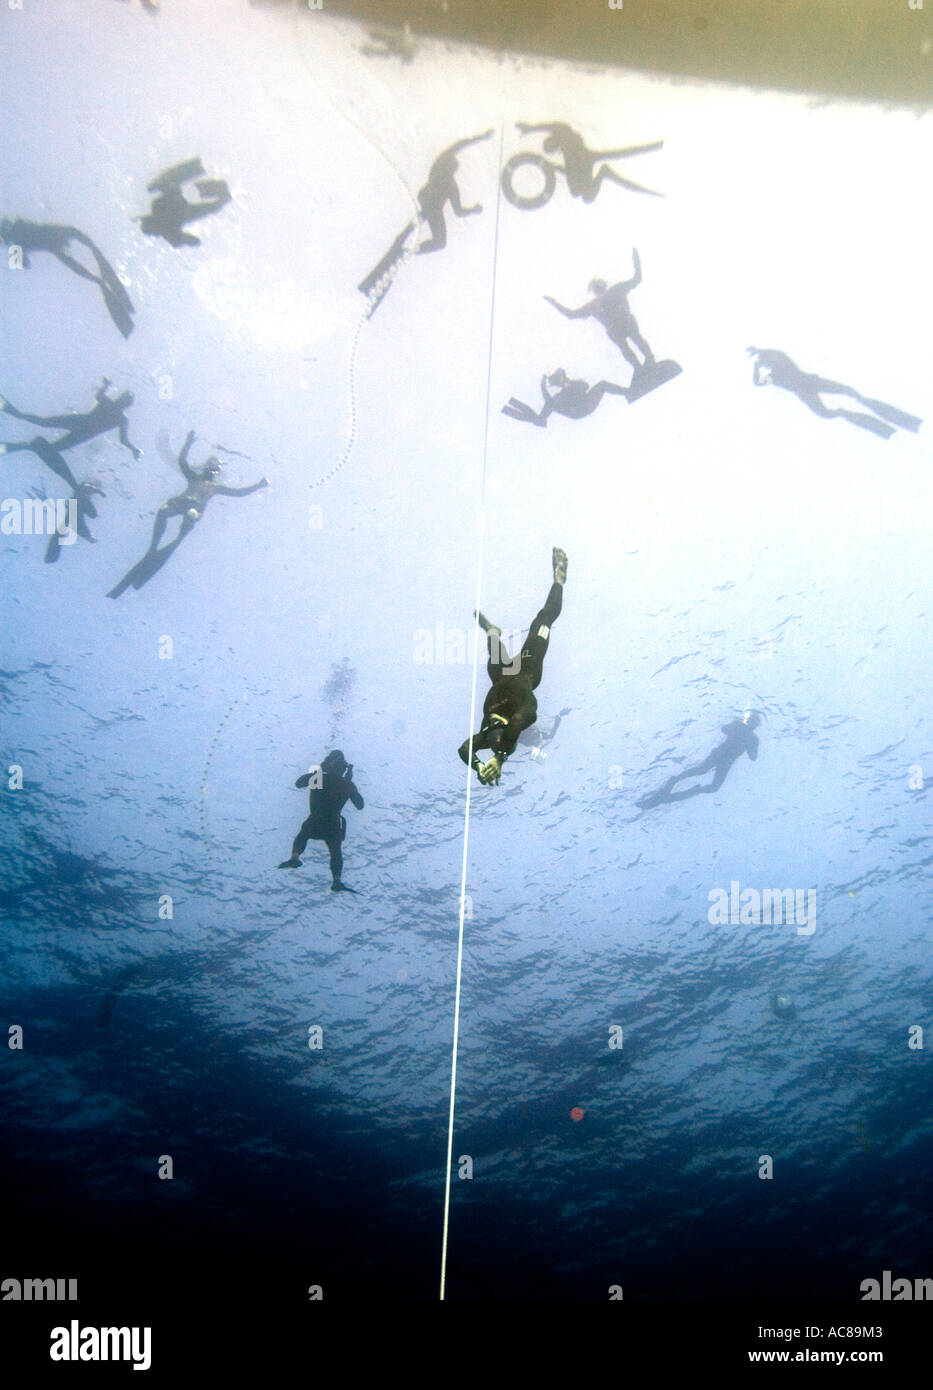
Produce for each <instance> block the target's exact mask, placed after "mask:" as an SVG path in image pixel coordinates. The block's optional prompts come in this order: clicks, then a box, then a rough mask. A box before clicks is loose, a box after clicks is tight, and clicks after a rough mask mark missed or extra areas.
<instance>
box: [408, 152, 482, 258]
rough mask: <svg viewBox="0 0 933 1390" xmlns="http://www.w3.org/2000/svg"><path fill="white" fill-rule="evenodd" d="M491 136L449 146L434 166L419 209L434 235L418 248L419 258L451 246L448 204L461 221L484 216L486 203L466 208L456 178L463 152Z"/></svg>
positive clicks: (438, 157)
mask: <svg viewBox="0 0 933 1390" xmlns="http://www.w3.org/2000/svg"><path fill="white" fill-rule="evenodd" d="M491 135H492V131H491V130H487V131H484V132H483V134H482V135H470V136H468V137H467V138H466V139H465V140H457V141H456V142H455V143H454V144H453V145H448V147H447V149H446V150H442V151H441V153H440V154H439V155H438V156H437V159H435V161H434V163H433V164H432V165H431V168H430V170H429V172H428V181H427V183H426V184H425V185H424V187H423V188H422V189H420V190H419V192H418V207H419V208H420V209H421V216H422V219H423V220H424V221H425V222H427V224H428V227H429V229H430V232H431V236H430V238H429V239H428V240H426V241H423V242H422V243H421V245H420V246H419V247H418V253H417V254H418V255H419V256H423V255H424V254H425V253H426V252H428V251H442V250H443V249H444V247H445V246H446V245H447V223H446V221H445V220H444V207H445V205H446V204H447V203H449V204H450V206H451V209H452V211H453V212H454V214H455V215H456V216H457V217H469V216H470V215H471V214H473V213H478V212H482V210H483V205H482V203H474V205H473V206H472V207H469V208H465V207H464V206H463V204H462V203H461V201H460V189H459V188H458V187H457V180H456V179H455V178H454V175H455V174H456V172H457V169H458V168H459V163H458V160H457V155H458V154H459V153H460V151H461V150H463V149H466V147H467V145H476V144H478V143H479V141H481V140H488V139H489V137H490V136H491Z"/></svg>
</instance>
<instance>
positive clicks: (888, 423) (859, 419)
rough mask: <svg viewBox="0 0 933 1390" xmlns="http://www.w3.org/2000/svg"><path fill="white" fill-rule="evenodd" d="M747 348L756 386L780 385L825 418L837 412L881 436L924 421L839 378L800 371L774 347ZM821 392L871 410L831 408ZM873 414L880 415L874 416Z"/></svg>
mask: <svg viewBox="0 0 933 1390" xmlns="http://www.w3.org/2000/svg"><path fill="white" fill-rule="evenodd" d="M746 352H747V353H748V355H749V356H750V357H754V358H755V365H754V368H753V371H752V380H753V381H754V383H755V385H756V386H769V385H770V386H780V387H783V389H784V390H785V391H790V392H791V393H792V394H793V395H795V396H796V397H797V399H798V400H799V401H802V403H803V404H804V405H805V406H806V407H807V408H808V410H812V411H813V413H814V415H821V416H822V417H823V418H824V419H827V420H828V419H831V418H833V417H835V416H838V417H840V418H841V419H843V420H848V421H849V424H850V425H857V426H858V427H859V429H863V430H870V431H871V433H872V434H877V435H880V436H881V438H882V439H890V438H891V435H892V434H894V433H895V432H896V431H897V430H898V429H904V430H913V431H914V433H916V431H917V430H919V428H920V426H921V425H922V424H923V421H922V420H919V419H918V418H917V416H916V415H907V414H906V413H905V412H904V411H903V410H897V409H896V408H895V407H894V406H893V405H886V404H885V402H884V401H875V400H872V399H871V398H870V397H868V396H863V395H861V394H860V392H858V391H855V390H853V388H852V387H851V386H844V385H843V384H842V382H841V381H831V380H830V379H829V378H828V377H825V376H817V375H816V374H815V373H813V372H804V371H802V370H801V369H800V367H798V366H797V363H796V362H794V361H792V359H791V358H790V357H788V355H787V353H786V352H781V351H780V350H779V349H777V348H756V347H750V348H746ZM822 395H830V396H850V397H851V398H852V399H853V400H856V401H858V403H859V405H864V406H867V407H868V409H869V410H870V411H872V412H873V413H872V414H871V415H863V414H862V412H861V411H858V410H843V409H841V408H840V409H837V410H830V408H829V407H828V406H827V405H824V404H823V402H822V401H821V400H820V397H821V396H822ZM876 416H880V417H881V418H880V419H876Z"/></svg>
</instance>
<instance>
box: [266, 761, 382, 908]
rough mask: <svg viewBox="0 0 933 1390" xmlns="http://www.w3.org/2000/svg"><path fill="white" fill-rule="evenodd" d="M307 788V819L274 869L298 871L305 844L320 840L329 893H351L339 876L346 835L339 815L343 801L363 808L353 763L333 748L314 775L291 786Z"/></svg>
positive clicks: (360, 808)
mask: <svg viewBox="0 0 933 1390" xmlns="http://www.w3.org/2000/svg"><path fill="white" fill-rule="evenodd" d="M309 785H310V787H311V790H310V791H309V793H308V817H307V819H306V820H305V821H303V822H302V825H301V829H300V830H299V831H298V834H297V835H296V836H295V840H294V843H293V844H292V852H291V855H290V857H289V858H288V859H285V860H283V861H282V863H281V864H280V865H279V866H278V867H279V868H280V869H297V868H299V867H300V866H301V855H302V854H303V853H304V850H305V846H306V845H307V843H308V841H309V840H323V841H324V843H325V845H326V846H327V851H328V854H329V855H330V875H331V885H330V888H331V892H332V893H355V892H356V891H357V890H356V889H355V888H348V887H347V885H346V884H345V883H343V882H342V880H341V877H340V875H341V873H342V872H343V852H342V850H341V845H342V844H343V841H344V839H345V838H346V834H347V822H346V818H345V817H344V816H342V815H341V814H340V812H341V811H342V810H343V807H344V806H345V804H346V802H347V801H351V802H352V803H353V805H354V806H355V807H356V809H357V810H358V811H362V809H363V798H362V797H361V796H360V794H359V792H358V791H357V789H356V787H355V786H354V784H353V764H352V763H348V762H347V760H346V758H345V757H344V756H343V754H342V753H341V751H340V749H339V748H335V749H334V750H333V752H331V753H328V755H327V757H326V758H325V759H324V761H323V762H322V763H321V766H320V769H319V770H317V775H315V773H312V772H304V773H302V775H301V776H300V777H299V778H298V779H297V781H296V782H295V786H296V787H299V788H302V789H303V788H305V787H307V786H309Z"/></svg>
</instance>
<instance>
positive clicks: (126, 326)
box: [100, 282, 135, 338]
mask: <svg viewBox="0 0 933 1390" xmlns="http://www.w3.org/2000/svg"><path fill="white" fill-rule="evenodd" d="M100 288H101V293H102V294H103V296H104V303H105V304H106V305H107V311H108V313H109V314H110V317H111V318H112V319H113V321H114V323H115V324H116V326H117V328H118V329H119V330H120V332H121V333H122V334H123V336H124V338H128V337H129V336H130V334H131V333H132V331H133V329H134V327H135V325H134V323H133V320H132V319H131V317H130V313H131V312H132V306H130V308H129V310H128V309H127V303H128V302H129V301H128V300H126V298H125V295H124V296H117V295H116V294H114V292H113V290H112V289H111V288H110V287H109V286H108V285H105V284H104V283H103V282H101V287H100Z"/></svg>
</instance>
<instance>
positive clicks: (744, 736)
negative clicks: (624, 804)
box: [635, 710, 761, 811]
mask: <svg viewBox="0 0 933 1390" xmlns="http://www.w3.org/2000/svg"><path fill="white" fill-rule="evenodd" d="M760 723H761V715H760V714H758V712H757V711H756V710H748V711H747V712H746V714H745V716H744V717H743V718H742V719H732V720H730V722H729V723H728V724H723V726H722V732H723V733H724V734H725V736H726V737H725V738H724V739H723V741H722V743H720V744H719V745H718V747H716V748H714V749H713V751H712V753H710V755H709V757H708V758H704V760H703V761H702V762H701V763H694V764H693V766H692V767H687V768H684V770H683V772H678V773H677V774H676V776H674V777H669V778H668V779H667V781H666V782H665V783H664V785H663V787H659V788H658V790H657V791H654V792H649V793H648V795H647V796H643V797H641V799H640V800H639V801H637V802H636V803H635V804H636V805H637V806H640V807H641V808H642V810H643V811H648V810H650V809H651V808H652V807H653V806H661V805H662V804H664V803H666V802H668V801H687V800H689V798H690V797H691V796H699V795H700V794H701V793H711V792H716V791H718V790H719V788H720V787H721V786H722V784H723V782H724V781H725V780H726V778H727V776H728V775H729V770H730V768H731V767H732V764H733V763H734V762H736V761H737V759H739V758H741V756H742V754H743V753H747V754H748V756H749V758H750V759H751V760H752V762H755V760H756V759H757V757H758V735H757V734H756V733H754V732H753V731H754V730H755V729H757V727H758V725H759V724H760ZM714 769H715V775H714V777H713V780H712V782H710V783H708V785H706V786H697V787H688V788H687V790H686V791H683V792H675V791H674V790H673V788H674V787H675V786H676V785H677V783H678V782H682V781H683V780H684V778H685V777H702V776H704V774H705V773H707V772H712V771H713V770H714Z"/></svg>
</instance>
